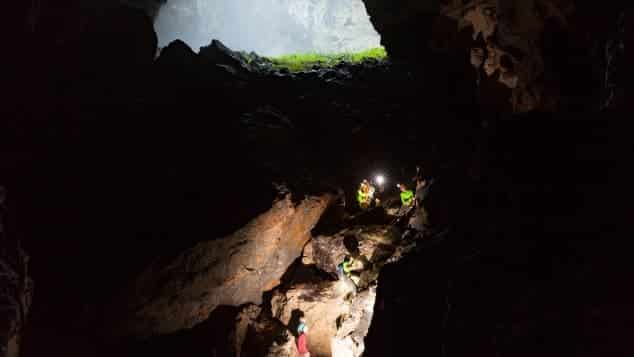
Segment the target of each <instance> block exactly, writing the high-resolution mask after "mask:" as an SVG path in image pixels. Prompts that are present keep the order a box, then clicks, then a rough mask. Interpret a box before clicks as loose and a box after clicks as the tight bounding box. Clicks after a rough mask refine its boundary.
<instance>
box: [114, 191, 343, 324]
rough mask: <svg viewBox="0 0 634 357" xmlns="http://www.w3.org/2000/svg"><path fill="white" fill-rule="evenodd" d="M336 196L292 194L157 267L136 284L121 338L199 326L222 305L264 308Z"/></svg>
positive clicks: (129, 301)
mask: <svg viewBox="0 0 634 357" xmlns="http://www.w3.org/2000/svg"><path fill="white" fill-rule="evenodd" d="M334 197H335V196H334V195H333V194H330V193H326V194H322V195H319V196H308V197H305V198H304V199H302V200H300V201H299V202H297V203H295V202H293V200H292V199H291V195H290V194H287V195H286V196H285V197H284V198H282V199H279V200H277V201H276V202H274V204H273V206H272V207H271V209H269V210H268V211H267V212H265V213H263V214H261V215H260V216H258V217H256V218H255V219H253V220H252V221H251V222H249V223H248V224H247V225H246V226H244V227H243V228H241V229H239V230H238V231H236V232H235V233H233V234H231V235H229V236H227V237H224V238H221V239H217V240H213V241H208V242H203V243H199V244H198V245H196V246H195V247H193V248H191V249H189V250H187V251H185V252H183V253H181V254H180V255H179V256H178V257H176V258H175V259H174V260H173V261H171V262H170V263H168V264H165V263H161V262H156V263H154V264H153V265H151V266H150V267H148V268H147V269H146V270H145V271H144V272H143V273H142V274H141V276H140V277H139V278H138V279H137V280H136V283H135V284H134V288H133V289H132V290H133V291H131V292H130V293H129V294H130V295H129V296H131V298H130V299H129V300H128V303H127V304H126V308H125V309H124V310H125V312H124V314H125V315H126V316H125V317H124V318H122V319H120V323H119V324H118V326H117V329H116V330H115V331H117V332H116V333H117V334H120V333H122V334H124V335H135V336H148V335H153V334H166V333H170V332H174V331H178V330H181V329H186V328H191V327H193V326H195V325H196V324H198V323H200V322H202V321H204V320H205V319H207V318H208V317H209V315H210V314H211V312H212V311H213V310H214V309H215V308H216V307H217V306H219V305H233V306H239V305H242V304H246V303H255V304H260V303H261V300H262V293H263V292H265V291H269V290H271V289H273V288H274V287H276V286H277V285H278V284H279V283H280V278H281V277H282V275H283V274H284V273H285V272H286V270H287V268H288V267H289V265H290V264H291V263H292V262H293V261H294V260H295V259H296V258H297V257H298V256H299V255H300V254H301V251H302V248H303V247H304V245H305V244H306V242H307V241H308V240H309V239H310V231H311V229H312V228H313V226H314V225H315V224H316V223H317V221H318V220H319V218H320V217H321V215H322V213H323V212H324V210H325V209H326V207H328V205H329V204H330V203H331V202H332V201H333V200H334Z"/></svg>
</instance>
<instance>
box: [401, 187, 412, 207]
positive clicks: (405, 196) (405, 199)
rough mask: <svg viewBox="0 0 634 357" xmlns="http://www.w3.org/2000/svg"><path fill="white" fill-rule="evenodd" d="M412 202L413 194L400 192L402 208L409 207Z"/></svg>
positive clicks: (408, 191)
mask: <svg viewBox="0 0 634 357" xmlns="http://www.w3.org/2000/svg"><path fill="white" fill-rule="evenodd" d="M412 202H414V192H412V190H405V191H402V192H401V203H402V204H403V206H410V205H411V204H412Z"/></svg>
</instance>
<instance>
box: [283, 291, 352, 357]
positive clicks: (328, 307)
mask: <svg viewBox="0 0 634 357" xmlns="http://www.w3.org/2000/svg"><path fill="white" fill-rule="evenodd" d="M348 292H349V291H348V289H347V288H345V285H343V284H340V283H339V282H338V281H336V282H323V283H321V284H297V285H294V286H292V287H291V288H289V289H288V290H287V291H276V292H275V294H274V295H273V298H272V300H271V310H272V314H273V317H275V318H277V319H278V320H280V321H281V322H282V323H283V324H284V325H287V326H289V327H290V328H291V329H294V328H296V327H297V321H296V319H297V316H298V315H303V316H304V318H305V319H306V324H307V325H308V326H309V333H308V349H309V351H311V355H315V356H330V353H331V339H332V338H333V337H334V336H335V335H336V333H337V329H338V326H337V321H338V319H340V317H341V316H344V315H346V314H348V313H349V310H350V304H349V303H348V302H347V301H346V300H345V298H346V296H348Z"/></svg>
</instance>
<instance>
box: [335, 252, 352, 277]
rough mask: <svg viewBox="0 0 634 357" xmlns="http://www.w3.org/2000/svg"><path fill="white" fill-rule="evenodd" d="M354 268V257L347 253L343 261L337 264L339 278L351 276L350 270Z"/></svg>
mask: <svg viewBox="0 0 634 357" xmlns="http://www.w3.org/2000/svg"><path fill="white" fill-rule="evenodd" d="M351 268H352V258H351V257H350V256H349V255H346V256H345V257H344V258H343V261H342V262H341V263H339V265H338V266H337V275H338V276H339V279H340V280H341V279H343V276H344V275H345V276H347V277H348V278H349V277H350V274H351V273H350V271H351Z"/></svg>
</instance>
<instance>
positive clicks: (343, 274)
mask: <svg viewBox="0 0 634 357" xmlns="http://www.w3.org/2000/svg"><path fill="white" fill-rule="evenodd" d="M353 264H354V261H353V260H352V258H351V257H350V256H349V255H346V256H345V257H344V258H343V261H342V262H341V263H339V265H337V277H338V278H339V280H340V281H343V282H344V283H346V284H348V286H349V287H350V290H352V291H353V293H356V291H357V284H356V283H355V282H354V280H353V279H352V265H353Z"/></svg>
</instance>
